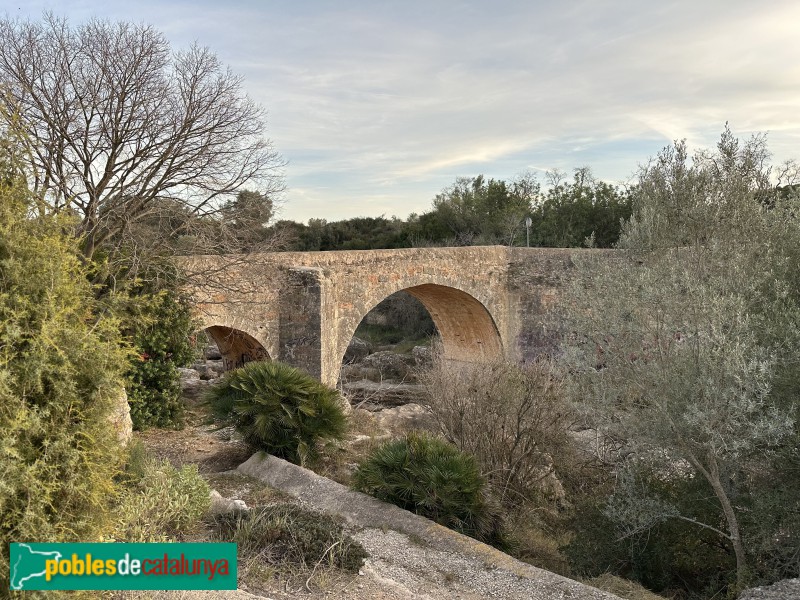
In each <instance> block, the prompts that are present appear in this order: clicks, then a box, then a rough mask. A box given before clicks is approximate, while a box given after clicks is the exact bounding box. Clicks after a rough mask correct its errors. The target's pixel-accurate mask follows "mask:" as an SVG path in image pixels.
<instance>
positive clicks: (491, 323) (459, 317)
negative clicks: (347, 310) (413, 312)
mask: <svg viewBox="0 0 800 600" xmlns="http://www.w3.org/2000/svg"><path fill="white" fill-rule="evenodd" d="M399 291H403V292H407V293H408V294H410V295H411V296H413V297H414V298H416V299H417V300H419V301H420V302H421V303H422V305H423V306H424V307H425V309H426V310H427V311H428V313H429V314H430V315H431V318H432V319H433V323H434V325H436V329H437V330H438V332H439V336H440V338H441V344H442V351H443V353H444V358H445V359H446V360H454V361H460V362H478V361H486V360H493V359H496V358H499V357H502V356H503V342H502V339H501V336H500V332H499V330H498V327H497V324H496V322H495V319H494V317H492V314H491V313H490V312H489V310H488V309H487V308H486V306H485V305H484V304H483V303H482V302H481V301H480V300H478V299H477V298H475V297H474V296H473V295H471V294H469V293H467V292H465V291H464V290H461V289H459V288H456V287H453V286H450V285H446V284H436V283H424V284H420V285H413V286H409V287H403V288H399V289H392V290H389V291H388V292H387V291H383V292H382V293H381V294H380V295H379V297H376V298H373V299H372V301H371V302H370V303H369V304H367V305H365V306H364V308H363V309H362V310H360V311H359V313H358V314H356V315H355V317H356V318H354V319H349V320H348V323H349V325H348V327H347V329H346V330H345V331H341V333H340V337H339V345H338V349H337V355H336V359H337V360H336V364H337V365H341V363H342V361H343V360H344V354H345V352H346V351H347V346H348V344H349V343H350V340H351V339H352V338H353V335H354V334H355V331H356V329H357V327H358V325H359V324H360V323H361V321H362V320H363V319H364V317H366V315H367V313H369V312H370V311H371V310H372V309H373V308H375V307H376V306H377V305H378V304H380V302H382V301H383V300H385V299H386V298H388V297H389V296H391V295H392V294H394V293H396V292H399ZM337 368H338V366H337Z"/></svg>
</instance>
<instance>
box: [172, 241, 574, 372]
mask: <svg viewBox="0 0 800 600" xmlns="http://www.w3.org/2000/svg"><path fill="white" fill-rule="evenodd" d="M575 252H587V251H579V250H574V249H548V248H509V247H505V246H471V247H462V248H410V249H399V250H354V251H338V252H280V253H270V254H260V255H256V256H255V257H253V256H250V257H248V258H247V260H239V261H237V260H235V259H231V258H230V257H210V256H208V257H198V258H195V259H192V260H191V261H189V262H188V263H187V265H189V267H190V269H191V270H200V271H203V272H206V273H216V274H217V277H216V278H215V280H216V281H217V285H214V286H211V287H204V288H203V291H195V292H194V293H193V297H194V299H195V302H196V307H197V309H198V316H199V318H200V319H201V320H202V322H203V325H204V326H205V328H206V330H207V331H208V333H209V334H210V335H211V336H212V337H213V338H214V340H215V341H216V342H217V344H218V346H219V348H220V351H221V352H222V354H223V357H224V358H225V360H226V364H227V365H228V366H239V365H241V364H243V363H245V362H247V361H251V360H261V359H277V360H281V361H283V362H286V363H289V364H292V365H294V366H297V367H300V368H303V369H305V370H306V371H308V372H310V373H311V374H313V375H314V376H316V377H318V378H319V379H320V380H322V381H323V382H325V383H327V384H330V385H333V384H335V383H336V381H337V379H338V376H339V371H340V368H341V364H342V359H343V357H344V353H345V350H346V349H347V346H348V344H349V343H350V340H351V338H352V337H353V333H354V332H355V330H356V327H358V325H359V323H360V322H361V320H362V319H363V318H364V316H365V315H366V314H367V313H368V312H369V311H370V310H371V309H372V308H374V307H375V306H376V305H377V304H378V303H380V302H381V301H382V300H384V299H385V298H387V297H388V296H390V295H391V294H393V293H395V292H398V291H401V290H403V291H406V292H408V293H409V294H411V295H413V296H415V297H416V298H417V299H419V300H420V301H421V302H422V304H423V305H424V306H425V308H426V309H427V310H428V312H429V313H430V315H431V317H432V318H433V321H434V323H435V324H436V327H437V329H438V330H439V334H440V336H441V339H442V346H443V351H444V354H445V357H446V358H448V359H452V360H458V361H480V360H486V359H492V358H497V357H501V356H505V357H507V358H510V359H512V360H516V361H524V360H526V359H529V358H531V357H532V356H535V355H536V354H538V353H539V352H541V351H542V350H545V349H548V348H549V344H550V343H551V342H550V339H551V338H550V337H549V336H548V335H547V332H546V331H545V329H544V325H543V319H542V317H543V315H544V313H545V312H546V311H547V309H548V308H549V307H550V306H551V305H552V304H553V302H554V301H555V298H556V294H557V289H558V287H559V286H560V285H561V284H562V283H563V281H564V280H565V278H566V277H567V276H568V272H569V266H570V264H571V260H570V256H571V255H572V254H574V253H575Z"/></svg>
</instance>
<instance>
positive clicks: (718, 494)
mask: <svg viewBox="0 0 800 600" xmlns="http://www.w3.org/2000/svg"><path fill="white" fill-rule="evenodd" d="M769 158H770V157H769V153H768V150H767V146H766V141H765V138H764V137H763V136H756V137H753V138H751V139H749V140H746V141H740V140H738V139H737V138H736V137H735V136H734V135H733V134H732V133H731V132H730V130H729V129H727V128H726V130H725V132H724V133H723V134H722V136H721V139H720V141H719V143H718V145H717V147H716V149H714V150H712V151H701V152H697V153H695V154H694V155H690V153H689V151H688V149H687V146H686V144H685V143H684V142H676V143H675V144H674V145H673V146H671V147H668V148H665V149H664V150H663V151H662V152H661V154H659V155H658V156H657V157H656V158H655V159H653V160H652V161H651V162H650V163H649V164H648V165H646V166H645V167H644V168H643V169H642V172H641V176H640V181H639V185H638V188H637V190H636V192H635V195H634V209H633V216H632V218H631V220H630V221H629V222H628V223H627V224H626V225H625V227H624V230H623V234H622V236H621V239H620V243H619V250H618V251H616V252H614V253H603V252H591V253H587V254H585V255H583V256H576V259H575V260H576V271H577V275H578V276H577V277H576V278H575V281H574V284H573V285H572V287H571V289H570V290H569V291H568V293H567V298H566V302H565V303H564V306H565V307H567V314H566V315H563V316H564V317H565V322H566V324H567V325H566V327H565V329H564V331H563V333H564V335H565V340H566V345H565V348H566V354H567V358H568V365H569V366H568V369H569V372H570V375H571V376H570V377H569V381H570V396H571V398H572V399H573V401H574V402H575V403H576V404H577V405H578V406H579V408H580V409H581V410H582V412H583V414H584V417H585V418H586V419H587V422H588V423H589V424H590V425H591V426H592V427H594V428H596V429H598V430H599V431H601V432H602V433H603V434H604V435H606V436H609V437H610V438H612V439H614V440H615V442H616V444H617V446H618V447H619V448H620V452H619V456H618V461H617V463H616V465H615V470H616V473H617V486H616V491H615V493H614V495H613V496H612V498H611V499H610V501H609V502H608V503H607V505H606V514H607V515H608V516H610V517H612V519H613V520H614V521H615V522H616V523H617V525H618V529H619V532H620V535H621V536H626V535H633V534H635V533H638V532H642V531H645V530H647V529H648V528H650V527H653V526H654V525H655V524H657V523H660V522H663V521H665V520H669V519H682V520H685V521H689V522H691V523H696V524H697V526H699V527H703V528H706V529H709V530H711V531H714V532H716V533H717V534H719V535H720V536H721V537H722V538H724V540H726V541H725V543H726V544H728V545H729V548H730V550H731V552H732V556H733V557H734V558H735V565H736V566H735V576H736V583H737V586H742V585H744V584H745V583H746V582H747V580H748V578H750V577H751V574H752V564H751V562H752V557H750V556H749V555H748V552H747V551H746V549H745V545H744V543H743V532H742V527H741V521H742V518H743V514H742V513H743V511H744V509H743V508H742V507H743V506H744V504H747V503H749V496H751V495H752V494H753V493H756V491H755V490H754V488H755V487H756V486H755V485H754V482H755V480H756V479H759V481H763V479H764V477H763V476H764V475H765V474H766V473H768V471H769V470H770V469H771V468H773V467H772V466H771V462H770V461H771V458H772V457H775V456H777V455H778V454H779V453H780V452H781V449H782V448H785V447H786V446H787V445H791V444H792V440H795V439H796V436H797V423H796V415H797V400H796V398H797V395H796V392H797V390H796V389H792V386H793V385H794V384H792V383H791V380H792V377H791V374H792V373H796V372H797V366H798V356H800V328H799V327H798V325H799V324H800V289H799V288H800V267H798V264H799V263H798V258H799V257H798V248H800V244H799V243H798V242H800V202H798V198H797V194H796V193H795V192H794V190H795V188H794V187H793V186H792V185H785V184H787V183H788V184H793V183H794V182H793V181H786V179H783V180H782V181H778V184H780V186H776V185H775V184H776V179H777V178H779V177H784V178H785V177H786V176H790V175H793V174H795V175H796V172H797V171H796V168H794V167H793V165H787V166H785V167H784V168H782V169H772V168H770V166H769ZM787 382H788V383H787ZM644 475H646V477H643V476H644ZM653 478H655V479H653ZM689 478H699V479H701V480H704V481H705V482H706V483H707V485H708V488H709V492H711V493H713V495H714V497H715V498H716V501H717V502H718V504H719V519H717V520H713V521H712V522H707V521H701V520H700V519H698V518H697V517H696V516H695V515H693V514H692V513H691V511H687V510H685V508H683V509H682V508H681V507H678V506H676V505H675V504H674V503H671V502H669V501H668V500H666V499H664V498H660V497H659V496H658V495H657V494H655V493H653V492H652V490H650V489H648V486H647V485H646V484H645V483H644V482H645V481H646V480H649V481H653V480H655V481H658V482H660V483H661V484H664V485H669V484H670V482H678V481H681V480H687V479H689ZM767 479H769V478H767ZM772 482H773V483H772V485H775V486H782V485H795V486H797V484H798V482H797V481H795V482H793V483H792V482H786V481H782V480H781V479H780V478H779V477H773V478H772ZM759 485H761V484H759ZM748 518H750V516H748ZM773 533H774V532H773Z"/></svg>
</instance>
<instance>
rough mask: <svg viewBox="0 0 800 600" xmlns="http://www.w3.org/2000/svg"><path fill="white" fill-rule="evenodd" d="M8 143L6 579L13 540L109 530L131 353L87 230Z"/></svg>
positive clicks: (2, 522)
mask: <svg viewBox="0 0 800 600" xmlns="http://www.w3.org/2000/svg"><path fill="white" fill-rule="evenodd" d="M6 150H7V146H5V145H2V146H0V540H2V542H3V543H2V544H0V581H5V582H7V581H8V574H9V571H8V569H9V565H8V548H9V546H8V543H9V542H22V541H36V542H79V541H80V542H90V541H100V540H101V539H103V538H104V537H105V536H106V535H107V534H108V532H109V530H110V526H111V517H110V513H109V510H108V508H109V507H108V498H109V497H110V496H111V497H113V495H114V493H115V484H114V474H115V472H116V471H117V469H118V465H119V462H120V458H121V452H120V449H119V443H118V440H117V439H116V434H115V431H114V428H113V427H111V426H110V424H109V416H110V414H111V411H112V404H113V400H114V399H115V398H118V397H119V393H120V388H121V384H122V377H121V375H122V373H121V365H124V364H125V361H126V360H127V358H128V356H127V351H126V350H125V349H124V347H123V344H122V338H121V335H120V332H119V323H118V321H117V320H116V319H114V318H113V317H111V316H109V315H108V314H104V313H102V312H101V311H100V310H98V307H97V304H96V302H95V299H94V296H93V293H92V288H91V286H90V284H89V282H88V279H87V273H86V269H85V266H84V265H83V263H82V262H81V260H80V259H79V258H78V255H79V249H78V241H77V240H76V239H75V238H74V237H72V235H71V234H69V233H66V232H69V231H72V230H73V229H72V228H73V227H74V223H73V222H72V221H70V220H68V219H65V218H55V217H52V216H50V215H47V214H43V205H42V204H41V203H39V202H36V201H35V199H33V198H32V197H31V194H30V193H29V191H28V190H27V187H26V185H25V181H24V179H22V178H21V177H19V176H18V175H17V173H16V172H15V169H14V167H13V159H12V160H9V159H8V155H7V154H6V152H5V151H6ZM3 585H7V584H3ZM6 593H7V592H6ZM0 594H1V593H0Z"/></svg>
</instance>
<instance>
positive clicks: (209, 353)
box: [203, 342, 222, 360]
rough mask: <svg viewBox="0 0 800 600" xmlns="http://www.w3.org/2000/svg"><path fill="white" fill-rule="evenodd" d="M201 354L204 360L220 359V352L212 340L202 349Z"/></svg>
mask: <svg viewBox="0 0 800 600" xmlns="http://www.w3.org/2000/svg"><path fill="white" fill-rule="evenodd" d="M203 356H204V357H205V358H206V360H222V354H221V353H220V351H219V348H217V345H216V344H214V343H213V342H212V343H211V344H209V345H208V346H206V347H205V348H204V349H203Z"/></svg>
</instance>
